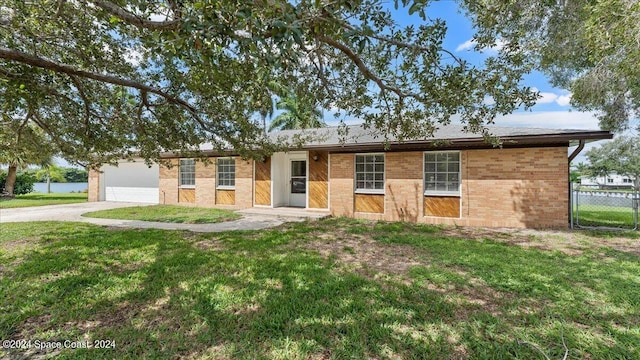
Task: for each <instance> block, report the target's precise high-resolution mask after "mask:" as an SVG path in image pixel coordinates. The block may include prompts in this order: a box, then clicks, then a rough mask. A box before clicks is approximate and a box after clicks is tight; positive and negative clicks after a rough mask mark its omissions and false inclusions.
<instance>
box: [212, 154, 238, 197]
mask: <svg viewBox="0 0 640 360" xmlns="http://www.w3.org/2000/svg"><path fill="white" fill-rule="evenodd" d="M221 160H233V185H220V180H221V177H220V161H221ZM227 173H229V172H227ZM235 183H236V159H235V158H233V157H221V158H217V159H216V189H218V190H235V189H236V185H235Z"/></svg>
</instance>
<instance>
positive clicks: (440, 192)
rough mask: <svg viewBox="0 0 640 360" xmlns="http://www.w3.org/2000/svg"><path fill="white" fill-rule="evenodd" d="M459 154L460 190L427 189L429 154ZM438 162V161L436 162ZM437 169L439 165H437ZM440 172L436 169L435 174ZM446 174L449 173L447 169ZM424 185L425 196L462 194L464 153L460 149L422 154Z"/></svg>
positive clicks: (459, 195)
mask: <svg viewBox="0 0 640 360" xmlns="http://www.w3.org/2000/svg"><path fill="white" fill-rule="evenodd" d="M453 153H455V154H458V190H457V191H448V190H447V191H443V190H427V154H434V155H436V157H437V155H438V154H453ZM437 163H438V162H437V161H436V164H437ZM436 169H437V165H436ZM437 173H438V172H437V171H436V172H435V174H437ZM446 174H449V169H447V172H446ZM422 186H423V188H424V195H425V196H456V197H461V196H462V153H461V151H459V150H447V151H425V152H424V153H423V155H422Z"/></svg>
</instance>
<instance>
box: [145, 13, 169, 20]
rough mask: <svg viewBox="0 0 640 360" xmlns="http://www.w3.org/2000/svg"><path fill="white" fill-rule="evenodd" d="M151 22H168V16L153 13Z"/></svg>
mask: <svg viewBox="0 0 640 360" xmlns="http://www.w3.org/2000/svg"><path fill="white" fill-rule="evenodd" d="M149 20H151V21H158V22H162V21H167V15H165V14H158V13H152V14H151V15H149Z"/></svg>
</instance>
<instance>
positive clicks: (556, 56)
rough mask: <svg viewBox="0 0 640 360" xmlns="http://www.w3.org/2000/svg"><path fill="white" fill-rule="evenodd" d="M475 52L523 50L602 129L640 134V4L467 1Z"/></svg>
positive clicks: (625, 0)
mask: <svg viewBox="0 0 640 360" xmlns="http://www.w3.org/2000/svg"><path fill="white" fill-rule="evenodd" d="M464 3H466V9H467V11H468V12H469V15H470V16H471V18H473V19H474V23H475V25H476V26H477V28H478V29H479V32H478V34H477V36H476V41H477V43H478V46H480V47H482V46H489V45H491V44H494V43H495V41H496V39H500V41H501V43H504V44H506V45H505V47H507V48H509V49H523V50H524V51H525V52H527V54H528V57H527V61H528V62H531V65H532V66H534V67H536V68H538V69H540V70H542V71H543V72H545V73H546V74H547V75H548V76H549V78H550V80H551V82H552V84H553V85H555V86H559V87H562V88H565V89H569V90H570V91H571V92H572V94H573V96H572V98H571V104H572V105H573V106H574V107H576V108H577V109H579V110H587V111H596V112H597V113H598V117H599V120H600V127H601V128H602V129H605V130H612V131H623V130H626V129H629V128H631V127H633V126H634V123H635V126H636V127H637V128H636V129H637V130H638V131H640V121H639V118H640V61H639V60H638V59H640V46H638V39H640V21H639V20H638V19H640V2H639V1H637V0H571V1H566V0H548V1H539V0H518V1H485V0H468V1H464Z"/></svg>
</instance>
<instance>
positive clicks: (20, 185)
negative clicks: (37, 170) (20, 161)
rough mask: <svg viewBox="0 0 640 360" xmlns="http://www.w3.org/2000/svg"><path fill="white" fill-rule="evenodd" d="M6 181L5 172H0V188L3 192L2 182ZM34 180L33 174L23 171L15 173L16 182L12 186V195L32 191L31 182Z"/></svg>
mask: <svg viewBox="0 0 640 360" xmlns="http://www.w3.org/2000/svg"><path fill="white" fill-rule="evenodd" d="M6 181H7V172H6V171H2V172H0V189H2V192H4V184H5V182H6ZM35 182H36V178H35V176H33V175H32V174H29V173H25V172H19V173H18V174H17V175H16V183H15V185H14V186H13V194H14V195H23V194H28V193H30V192H33V183H35Z"/></svg>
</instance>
